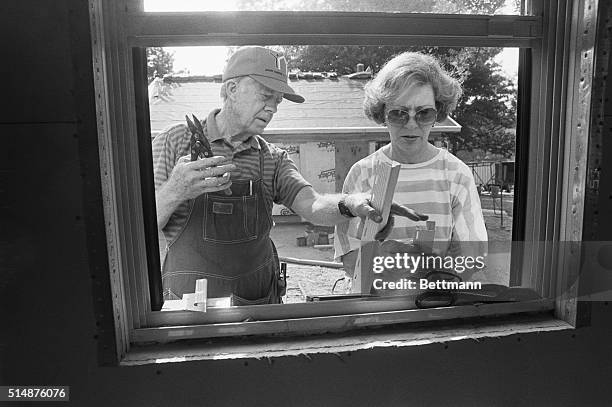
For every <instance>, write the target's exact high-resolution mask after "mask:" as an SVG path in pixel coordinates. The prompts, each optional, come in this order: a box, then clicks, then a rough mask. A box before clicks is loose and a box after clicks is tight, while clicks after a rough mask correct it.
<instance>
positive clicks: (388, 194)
mask: <svg viewBox="0 0 612 407" xmlns="http://www.w3.org/2000/svg"><path fill="white" fill-rule="evenodd" d="M400 167H401V165H400V164H399V163H393V164H389V163H383V162H381V163H378V164H376V166H375V167H374V176H375V178H374V189H373V190H372V198H371V203H372V206H373V207H374V208H375V209H377V210H379V211H380V212H381V215H382V218H383V220H382V222H381V223H382V224H383V225H384V224H386V223H387V220H388V219H389V211H390V210H391V204H392V203H393V193H394V192H395V185H396V184H397V178H398V176H399V171H400ZM379 227H380V224H378V223H376V222H374V221H373V220H371V219H366V220H365V222H364V224H363V230H362V233H361V247H360V248H359V253H358V255H357V262H356V263H355V273H354V278H353V283H352V285H351V292H352V293H361V294H368V293H369V292H370V288H371V285H372V282H371V277H372V268H371V267H370V265H371V264H372V259H373V257H374V256H375V255H376V251H377V248H378V242H377V241H376V240H375V239H374V237H375V236H376V234H377V233H378V230H379Z"/></svg>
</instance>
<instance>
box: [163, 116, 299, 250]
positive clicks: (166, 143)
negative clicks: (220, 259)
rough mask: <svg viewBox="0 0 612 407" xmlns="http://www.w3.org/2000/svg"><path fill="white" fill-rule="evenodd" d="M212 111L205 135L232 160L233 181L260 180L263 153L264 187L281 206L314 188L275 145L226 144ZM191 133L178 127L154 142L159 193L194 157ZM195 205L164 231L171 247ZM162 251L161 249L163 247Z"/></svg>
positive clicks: (182, 208)
mask: <svg viewBox="0 0 612 407" xmlns="http://www.w3.org/2000/svg"><path fill="white" fill-rule="evenodd" d="M219 111H220V109H216V110H214V111H212V112H211V113H210V114H209V115H208V118H207V119H206V120H205V121H202V127H203V128H204V134H205V136H206V138H207V139H208V141H209V142H210V145H211V147H212V150H213V155H219V156H224V157H232V163H233V164H234V165H236V170H235V171H232V172H231V179H235V180H237V179H255V178H257V177H259V152H260V149H261V150H262V152H263V154H264V173H263V184H264V187H265V188H266V190H267V192H268V193H269V195H270V196H272V197H273V200H274V202H275V203H277V204H282V205H285V206H286V207H288V208H290V207H291V205H292V204H293V200H294V199H295V197H296V195H297V194H298V192H299V191H300V190H301V189H302V188H303V187H305V186H309V185H310V184H309V183H308V182H307V181H306V180H305V179H304V177H302V175H301V174H300V173H299V171H298V169H297V167H296V166H295V163H294V162H293V160H291V158H289V156H288V155H287V152H286V151H284V150H282V149H281V148H278V147H276V146H275V145H274V144H270V143H268V142H266V141H265V140H264V139H263V138H261V137H260V136H252V137H249V138H248V139H247V140H245V141H244V142H242V143H241V144H240V145H238V146H237V147H233V146H232V145H231V144H230V143H229V142H227V141H225V140H224V139H223V137H222V136H221V134H220V133H219V130H218V128H217V125H216V121H215V115H216V114H217V113H218V112H219ZM190 141H191V131H189V128H188V127H187V125H186V123H181V124H175V125H172V126H169V127H167V128H166V129H164V130H163V131H162V132H161V133H160V134H159V135H158V136H157V137H155V139H154V140H153V144H152V150H153V174H154V179H155V189H156V190H157V189H159V188H160V187H161V186H162V185H163V184H164V183H165V182H166V181H167V180H168V178H169V177H170V174H171V173H172V169H173V168H174V166H175V165H176V162H177V161H178V160H179V158H181V157H182V156H185V155H190ZM190 205H191V202H190V201H188V200H187V201H184V202H183V203H181V204H180V205H179V207H178V208H177V209H176V211H175V212H174V213H173V214H172V215H171V216H170V219H169V220H168V223H167V224H166V226H165V227H164V228H163V232H164V236H165V238H166V242H167V243H168V244H169V243H171V242H172V241H173V240H174V239H175V238H176V237H177V236H178V233H179V232H180V230H181V229H182V228H183V227H184V226H185V224H186V222H187V218H188V216H189V208H190ZM160 249H161V247H160Z"/></svg>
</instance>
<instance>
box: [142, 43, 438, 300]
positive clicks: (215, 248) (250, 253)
mask: <svg viewBox="0 0 612 407" xmlns="http://www.w3.org/2000/svg"><path fill="white" fill-rule="evenodd" d="M283 98H284V99H287V100H289V101H291V102H294V103H302V102H304V98H303V97H302V96H300V95H298V94H297V93H296V92H295V91H294V90H293V89H292V88H291V86H289V84H288V76H287V61H286V60H285V58H284V56H282V55H281V54H279V53H277V52H275V51H273V50H270V49H267V48H265V47H258V46H254V47H243V48H240V49H238V50H237V51H236V52H235V53H234V54H233V55H232V56H231V57H230V58H229V60H228V62H227V64H226V67H225V69H224V71H223V83H222V86H221V99H222V102H223V103H222V107H221V109H216V110H214V111H212V112H210V114H209V115H208V117H207V118H206V120H204V121H202V122H201V124H202V129H203V133H204V137H205V138H206V140H207V141H208V143H210V146H211V149H212V153H213V156H212V157H208V158H201V159H198V160H195V161H192V160H191V158H190V156H189V154H190V151H191V139H192V138H191V136H192V134H191V131H190V130H189V128H188V127H187V126H186V125H185V124H177V125H174V126H171V127H169V128H167V129H166V130H165V131H164V132H162V133H161V134H160V135H158V136H157V137H156V138H155V140H154V141H153V165H154V176H155V192H156V205H157V222H158V227H159V229H160V231H162V232H163V235H164V238H165V242H166V244H165V245H160V249H162V250H163V252H164V253H163V256H162V257H163V260H162V282H163V287H164V298H166V299H180V298H181V296H182V294H184V293H192V292H194V289H195V281H196V280H197V279H202V278H206V279H207V280H208V297H226V296H230V297H231V298H232V304H233V305H254V304H268V303H272V304H273V303H279V302H280V300H281V296H282V295H283V284H284V281H282V280H281V279H280V277H279V274H280V273H279V261H278V255H277V252H276V248H275V246H274V244H273V242H272V240H271V239H270V229H271V227H272V225H273V221H272V206H273V203H278V204H282V205H285V206H286V207H288V208H291V209H292V210H293V211H295V212H296V213H297V214H298V215H300V216H302V217H303V218H305V219H307V220H308V221H310V222H312V223H314V224H318V225H334V224H337V223H341V222H344V221H346V220H347V219H348V218H350V217H355V216H361V217H370V218H371V219H374V220H375V221H378V222H380V221H381V216H380V214H379V213H378V212H377V211H376V210H375V209H374V208H372V207H371V206H370V205H369V201H368V199H367V198H368V197H367V196H364V195H359V194H355V195H340V194H337V195H331V194H326V195H322V194H319V193H317V192H316V191H315V190H314V189H313V188H312V186H311V185H310V184H309V183H308V182H307V181H306V180H305V179H304V178H303V177H302V175H301V174H300V173H299V172H298V170H297V168H296V166H295V164H294V162H293V161H292V160H291V159H290V158H289V156H288V155H287V152H286V151H284V150H282V149H280V148H278V147H276V146H275V145H273V144H269V143H267V142H266V141H265V140H264V139H263V138H262V137H261V136H260V135H261V134H262V133H263V131H264V129H265V128H266V126H267V125H268V123H270V120H272V117H273V116H274V114H275V113H276V111H277V108H278V105H279V104H280V103H281V101H282V99H283ZM228 191H231V192H228ZM392 211H393V212H394V213H397V214H400V215H403V216H409V217H411V218H412V219H415V220H421V219H424V218H426V217H424V216H422V215H419V214H416V213H415V212H414V211H412V210H410V209H408V208H405V207H400V206H398V205H395V204H394V206H393V209H392Z"/></svg>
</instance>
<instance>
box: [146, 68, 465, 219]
mask: <svg viewBox="0 0 612 407" xmlns="http://www.w3.org/2000/svg"><path fill="white" fill-rule="evenodd" d="M370 78H371V73H370V72H367V71H364V70H363V66H362V65H361V64H359V65H358V67H357V71H356V72H355V73H353V74H351V75H346V76H338V75H336V74H335V73H327V72H325V73H323V72H314V73H313V72H307V73H301V72H300V73H293V74H292V75H291V79H290V82H291V83H290V84H291V87H292V88H293V89H295V91H296V92H297V93H298V94H300V95H302V96H304V98H305V99H306V101H305V102H304V103H301V104H297V103H291V102H288V101H284V102H283V103H282V104H281V105H280V106H279V109H278V112H277V113H276V114H275V115H274V119H273V120H272V122H271V123H270V125H269V126H268V128H266V131H265V133H264V134H263V135H262V136H263V137H264V138H265V139H266V140H267V141H269V142H272V143H275V144H277V145H279V146H280V147H282V148H283V149H285V150H286V151H287V152H288V153H289V156H290V157H291V158H292V159H293V161H294V162H295V163H296V165H297V167H298V169H299V170H300V172H301V173H302V175H303V176H304V177H305V178H306V180H307V181H308V182H310V183H311V184H312V185H313V187H314V188H315V189H316V190H317V191H319V192H325V193H333V192H339V191H340V190H341V189H342V184H343V182H344V178H345V177H346V174H347V173H348V170H349V169H350V167H351V166H352V165H353V163H355V162H356V161H358V160H359V159H361V158H363V157H366V156H367V155H369V154H371V153H373V152H374V151H375V150H376V149H377V148H380V147H381V146H382V145H384V144H386V143H387V142H388V140H389V135H388V132H387V129H386V128H385V127H383V126H379V125H377V124H376V123H374V122H373V121H371V120H369V119H368V118H367V117H366V116H365V115H364V113H363V109H362V104H363V93H364V91H363V88H364V85H365V84H366V83H367V82H368V81H369V80H370ZM220 88H221V76H220V75H215V76H175V77H173V76H166V77H165V78H164V79H163V80H162V79H160V78H156V79H155V80H154V81H153V82H151V84H150V85H149V109H150V120H151V136H152V137H155V136H156V135H157V134H159V133H160V132H161V131H162V130H163V129H164V128H166V127H167V126H170V125H173V124H176V123H179V122H184V121H185V115H186V114H192V113H193V114H195V115H196V116H197V117H198V118H200V119H204V118H206V116H207V115H208V113H209V112H210V111H211V110H213V109H215V108H218V107H220V105H221V99H220V96H219V90H220ZM459 131H461V126H460V125H459V124H458V123H457V122H456V121H454V120H453V119H452V118H450V117H447V118H446V119H445V120H444V121H442V122H441V123H436V125H435V127H434V128H433V129H432V132H431V135H430V141H431V142H432V143H433V144H434V145H436V146H437V147H443V148H446V146H447V145H448V141H447V134H448V133H453V132H459ZM273 214H274V215H291V211H290V210H289V209H287V208H285V207H283V206H282V205H275V206H274V210H273Z"/></svg>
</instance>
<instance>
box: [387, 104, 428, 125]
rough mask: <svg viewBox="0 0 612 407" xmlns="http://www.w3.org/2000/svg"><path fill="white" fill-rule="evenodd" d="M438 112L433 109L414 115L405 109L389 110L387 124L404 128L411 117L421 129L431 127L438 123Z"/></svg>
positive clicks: (420, 111)
mask: <svg viewBox="0 0 612 407" xmlns="http://www.w3.org/2000/svg"><path fill="white" fill-rule="evenodd" d="M437 115H438V111H437V110H436V109H434V108H432V107H430V108H427V109H423V110H419V111H418V112H416V113H415V114H414V115H411V114H410V112H409V111H407V110H404V109H390V110H387V114H386V123H387V124H388V125H392V126H398V127H404V126H405V125H407V124H408V122H409V121H410V117H414V121H415V122H416V123H417V124H418V125H419V126H420V127H426V126H431V125H432V124H434V123H435V122H436V117H437Z"/></svg>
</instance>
